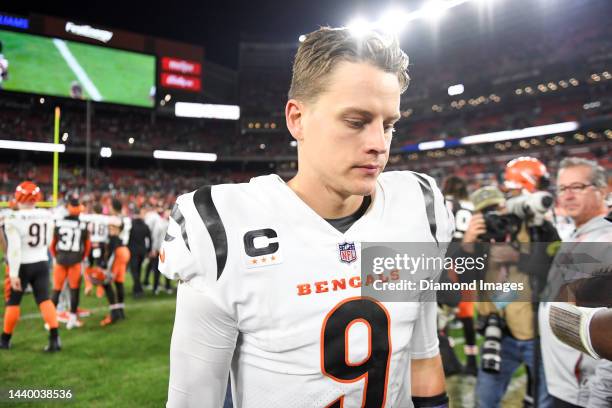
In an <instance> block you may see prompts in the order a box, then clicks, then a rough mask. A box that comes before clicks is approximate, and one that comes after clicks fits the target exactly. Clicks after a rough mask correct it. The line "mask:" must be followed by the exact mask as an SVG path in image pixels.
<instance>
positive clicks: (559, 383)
mask: <svg viewBox="0 0 612 408" xmlns="http://www.w3.org/2000/svg"><path fill="white" fill-rule="evenodd" d="M607 190H608V186H607V182H606V173H605V170H604V169H603V168H602V167H601V166H599V165H598V164H597V162H595V161H591V160H586V159H581V158H566V159H564V160H562V161H561V164H560V166H559V173H558V177H557V194H558V200H559V203H560V205H561V207H563V208H564V209H565V210H566V211H567V213H568V215H569V216H570V217H572V219H573V220H574V223H575V225H576V230H575V231H574V233H573V234H572V235H571V237H570V238H569V239H568V240H567V243H565V244H564V245H563V246H561V248H560V249H559V251H558V252H557V254H556V256H555V259H554V262H553V266H552V269H551V271H550V273H549V276H548V282H547V286H546V290H545V292H544V296H545V299H546V300H549V301H552V302H572V303H574V304H575V305H576V306H578V307H574V306H572V305H564V304H563V303H542V305H541V307H540V311H539V313H540V332H541V336H542V346H543V357H544V368H545V370H546V380H547V383H548V389H549V391H550V393H551V395H552V396H553V397H554V400H555V405H554V406H555V407H589V408H600V407H610V406H612V362H610V361H607V360H600V361H598V360H597V358H598V357H600V355H598V353H599V352H601V351H603V352H604V355H605V352H606V350H607V349H608V348H607V347H606V345H610V343H611V340H610V338H609V337H607V339H606V335H607V334H608V333H610V330H609V328H607V329H606V328H605V325H604V322H603V321H602V320H601V319H602V318H605V316H606V315H608V316H609V312H608V313H603V314H601V313H602V312H599V313H595V312H596V309H593V308H594V307H610V306H612V304H611V302H612V299H611V298H610V288H611V287H612V281H611V279H612V277H611V275H612V270H610V265H612V251H610V249H611V248H610V247H611V245H610V242H612V223H611V222H610V221H609V220H607V219H606V218H605V216H606V214H607V212H608V208H607V206H606V201H605V199H606V194H607ZM587 258H588V259H591V261H589V262H584V261H582V260H581V259H587ZM593 260H594V261H593ZM596 316H597V317H596ZM609 318H610V317H608V319H609ZM591 326H593V327H591ZM559 328H564V329H565V330H563V331H562V330H559ZM555 333H556V334H558V335H560V338H561V340H563V341H564V342H562V341H560V340H559V339H558V338H557V337H555ZM587 333H588V335H586V334H587ZM606 341H607V344H606ZM565 342H567V343H570V344H571V345H573V346H577V348H580V349H581V350H582V352H581V351H578V350H576V349H575V348H572V347H571V346H570V345H568V344H566V343H565ZM598 350H599V351H598ZM584 351H586V352H584Z"/></svg>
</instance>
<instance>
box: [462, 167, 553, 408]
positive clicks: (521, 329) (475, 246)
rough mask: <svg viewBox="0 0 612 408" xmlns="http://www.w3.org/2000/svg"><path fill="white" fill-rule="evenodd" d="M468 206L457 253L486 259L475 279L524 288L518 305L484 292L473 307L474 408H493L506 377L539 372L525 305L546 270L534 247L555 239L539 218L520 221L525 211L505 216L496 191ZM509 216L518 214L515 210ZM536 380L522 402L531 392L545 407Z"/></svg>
mask: <svg viewBox="0 0 612 408" xmlns="http://www.w3.org/2000/svg"><path fill="white" fill-rule="evenodd" d="M535 180H537V179H535ZM517 199H520V200H522V201H524V206H526V205H531V206H533V203H530V202H529V200H526V199H524V198H522V196H521V197H519V196H517ZM471 201H472V203H473V204H474V210H475V213H474V215H473V216H472V218H471V220H470V222H469V226H468V229H467V231H466V232H465V234H464V237H463V240H462V245H461V247H462V251H465V252H466V253H467V254H468V255H469V256H473V257H475V256H483V255H484V256H485V257H486V259H487V268H486V270H485V273H484V276H478V279H480V280H484V281H487V282H494V281H500V280H503V281H506V282H514V283H517V284H521V285H522V287H523V288H524V289H523V290H522V291H521V298H522V300H521V301H517V300H513V299H503V300H502V299H499V298H496V297H495V296H491V295H490V293H488V292H486V293H485V292H482V291H479V293H478V295H479V302H478V303H477V305H476V307H477V310H478V315H479V320H480V323H481V325H482V326H484V328H483V329H484V335H485V342H484V344H483V346H482V350H481V366H480V367H479V372H478V380H477V384H476V395H477V406H478V407H481V408H485V407H487V408H488V407H499V406H500V403H501V400H502V397H503V395H504V393H505V391H506V388H507V387H508V384H509V383H510V380H511V378H512V374H513V373H514V371H515V370H516V369H517V368H518V367H519V366H520V365H521V364H525V365H526V367H527V370H528V371H529V372H530V373H531V374H535V373H537V371H539V368H538V367H539V362H538V361H537V359H536V358H535V353H536V350H537V347H536V344H537V342H536V341H535V339H536V334H535V330H534V327H535V326H534V315H535V313H534V310H533V306H532V304H531V302H530V301H529V300H531V298H532V290H533V289H534V288H535V289H536V291H537V289H538V284H537V282H538V281H541V280H542V278H539V279H534V278H533V277H536V276H538V275H539V274H541V273H540V271H542V270H548V267H549V265H550V258H549V257H548V255H547V254H546V251H545V248H544V247H543V246H542V245H537V244H536V243H538V242H542V241H555V240H557V239H558V237H557V234H556V231H555V229H554V227H553V226H552V224H551V223H550V222H548V221H546V220H544V219H543V218H542V217H540V218H541V219H539V220H538V223H540V224H539V225H537V224H535V223H534V222H533V218H534V217H533V216H532V217H527V216H526V213H528V212H529V211H523V212H522V213H521V214H520V215H522V217H521V216H519V215H517V214H511V213H509V211H508V208H507V207H506V204H507V202H506V199H505V197H504V195H503V193H502V192H501V191H500V190H499V189H498V188H496V187H492V186H490V187H483V188H481V189H479V190H477V191H475V192H474V193H473V194H472V196H471ZM524 206H522V207H521V208H523V207H524ZM515 207H516V206H515ZM523 209H524V208H523ZM514 211H516V212H519V213H520V211H518V210H517V208H514ZM531 212H535V211H534V210H531ZM519 244H520V245H519ZM542 263H545V265H542ZM465 278H467V277H463V279H465ZM544 279H545V278H544ZM483 323H484V324H483ZM532 377H533V376H532ZM537 377H538V376H537V375H536V376H535V378H536V381H534V382H533V384H531V386H530V389H531V391H532V392H531V393H528V396H529V395H534V394H535V393H534V392H533V391H534V390H536V389H537V390H538V392H537V395H538V400H539V401H538V405H537V406H538V407H543V406H546V399H547V398H548V394H547V392H546V389H545V383H544V381H539V382H538V381H537ZM525 403H526V405H528V406H529V405H530V404H531V402H530V401H529V397H528V398H526V400H525Z"/></svg>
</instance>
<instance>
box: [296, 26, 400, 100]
mask: <svg viewBox="0 0 612 408" xmlns="http://www.w3.org/2000/svg"><path fill="white" fill-rule="evenodd" d="M342 61H347V62H368V63H370V64H372V65H374V66H375V67H377V68H380V69H381V70H383V71H385V72H388V73H391V74H395V75H396V76H397V80H398V81H399V84H400V89H401V93H403V92H404V91H405V90H406V88H408V83H409V82H410V77H409V76H408V72H407V69H408V56H407V55H406V53H404V51H402V49H401V48H400V47H399V43H398V41H397V38H395V37H393V38H387V37H384V36H383V35H381V34H379V33H377V32H375V31H371V32H368V33H366V34H365V35H363V36H359V37H357V36H354V35H352V34H351V32H350V31H349V30H348V29H347V28H330V27H321V28H320V29H318V30H317V31H313V32H312V33H310V34H308V35H307V36H306V39H305V40H304V41H303V42H302V43H301V44H300V46H299V48H298V50H297V53H296V54H295V60H294V61H293V75H292V77H291V87H290V89H289V99H297V100H302V101H305V102H312V101H314V100H315V99H316V98H317V97H318V96H319V95H320V94H321V93H322V92H323V91H325V89H326V87H327V85H328V83H327V80H328V79H329V76H330V73H331V72H332V70H333V69H334V67H335V66H336V65H337V64H338V63H339V62H342Z"/></svg>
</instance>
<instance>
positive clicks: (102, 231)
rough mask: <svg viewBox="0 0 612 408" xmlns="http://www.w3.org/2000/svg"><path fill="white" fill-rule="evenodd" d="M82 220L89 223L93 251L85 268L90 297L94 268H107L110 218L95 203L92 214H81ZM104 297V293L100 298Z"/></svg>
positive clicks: (86, 285) (87, 291)
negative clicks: (105, 261)
mask: <svg viewBox="0 0 612 408" xmlns="http://www.w3.org/2000/svg"><path fill="white" fill-rule="evenodd" d="M80 219H81V220H83V221H85V222H86V223H87V227H88V230H89V239H90V240H91V251H90V253H89V257H88V262H87V267H86V268H85V294H86V295H88V294H90V293H91V292H92V290H93V285H92V282H91V280H90V278H89V277H90V276H92V273H93V268H96V267H101V268H102V269H104V268H106V265H105V264H104V260H105V259H106V258H107V256H106V247H107V245H108V223H109V220H110V218H109V216H108V215H105V214H102V205H101V204H100V203H95V204H94V205H93V213H92V214H81V217H80ZM101 296H102V293H101V294H100V296H99V297H101Z"/></svg>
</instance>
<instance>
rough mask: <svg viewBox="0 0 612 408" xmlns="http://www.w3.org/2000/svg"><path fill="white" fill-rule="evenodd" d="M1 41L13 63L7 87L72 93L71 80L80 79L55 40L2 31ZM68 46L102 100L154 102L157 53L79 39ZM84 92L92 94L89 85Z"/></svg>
mask: <svg viewBox="0 0 612 408" xmlns="http://www.w3.org/2000/svg"><path fill="white" fill-rule="evenodd" d="M0 41H2V44H3V51H2V54H3V55H4V57H5V58H6V59H7V60H8V61H9V76H8V79H7V80H6V81H4V82H3V83H2V87H3V89H5V90H9V91H19V92H29V93H36V94H48V95H55V96H64V97H70V84H71V83H72V82H73V81H76V80H78V77H77V75H76V74H75V73H74V72H73V70H72V69H71V68H70V66H69V65H68V63H67V62H66V61H65V59H64V57H62V55H61V54H60V52H59V51H58V49H57V47H56V46H55V45H54V44H53V39H51V38H48V37H40V36H35V35H29V34H24V33H14V32H9V31H2V30H0ZM66 44H67V45H68V49H69V50H70V52H71V53H72V55H73V56H74V58H75V59H76V61H77V62H78V63H79V65H80V66H81V67H82V68H83V71H84V72H85V73H86V75H87V77H88V78H89V79H90V80H91V82H92V83H93V84H94V86H95V87H96V88H97V90H98V91H99V92H100V94H101V96H102V101H105V102H113V103H121V104H128V105H138V106H147V107H151V106H153V101H152V100H151V99H150V97H149V93H150V91H151V87H152V86H153V85H155V57H153V56H150V55H143V54H138V53H133V52H128V51H122V50H116V49H112V48H106V47H99V46H93V45H87V44H82V43H78V42H71V41H66ZM83 92H84V94H85V96H86V97H87V98H91V95H89V93H88V92H87V88H86V87H85V86H83Z"/></svg>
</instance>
